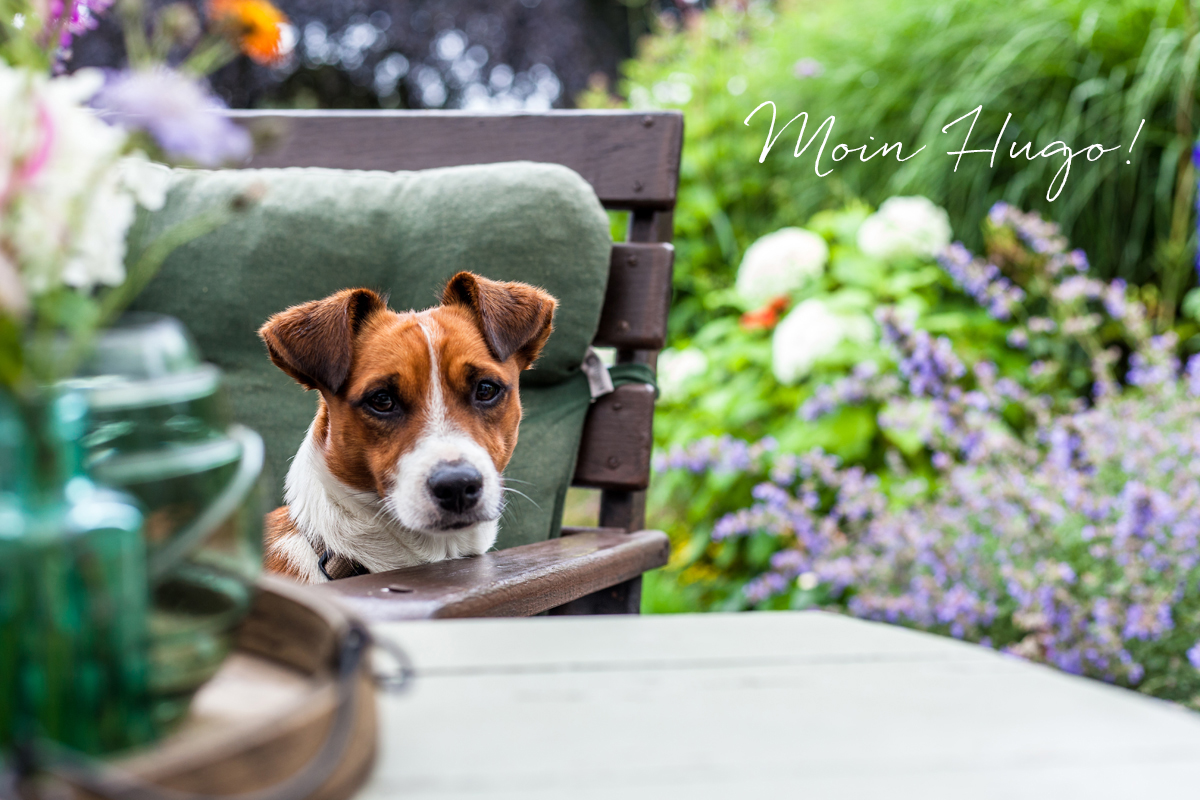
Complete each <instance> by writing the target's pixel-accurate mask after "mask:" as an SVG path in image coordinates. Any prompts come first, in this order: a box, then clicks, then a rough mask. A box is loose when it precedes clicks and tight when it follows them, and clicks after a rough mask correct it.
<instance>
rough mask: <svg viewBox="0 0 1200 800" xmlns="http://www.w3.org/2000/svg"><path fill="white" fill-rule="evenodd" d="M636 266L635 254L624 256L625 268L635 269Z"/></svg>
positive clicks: (636, 258)
mask: <svg viewBox="0 0 1200 800" xmlns="http://www.w3.org/2000/svg"><path fill="white" fill-rule="evenodd" d="M637 265H638V257H637V253H630V254H629V255H627V256H625V266H627V267H636V266H637Z"/></svg>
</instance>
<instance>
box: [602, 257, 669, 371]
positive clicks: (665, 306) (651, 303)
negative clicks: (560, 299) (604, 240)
mask: <svg viewBox="0 0 1200 800" xmlns="http://www.w3.org/2000/svg"><path fill="white" fill-rule="evenodd" d="M674 263H675V250H674V248H673V247H671V245H670V244H666V243H663V244H633V243H621V244H615V245H613V249H612V262H611V265H610V267H609V272H608V289H607V292H606V294H605V297H604V309H603V311H602V312H601V315H600V327H599V328H598V329H597V331H596V337H595V339H594V344H595V345H596V346H598V347H616V348H618V349H621V350H660V349H662V347H663V345H664V344H665V343H666V340H667V312H668V310H669V308H670V305H671V272H672V267H673V265H674Z"/></svg>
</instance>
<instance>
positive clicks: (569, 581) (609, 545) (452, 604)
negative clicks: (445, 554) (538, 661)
mask: <svg viewBox="0 0 1200 800" xmlns="http://www.w3.org/2000/svg"><path fill="white" fill-rule="evenodd" d="M668 551H669V545H668V543H667V537H666V534H664V533H661V532H660V531H636V532H634V533H626V532H624V531H615V530H592V531H587V532H581V533H575V534H574V535H567V536H563V537H562V538H559V539H551V540H549V541H546V542H536V543H534V544H527V545H522V546H520V547H511V548H509V549H507V550H499V551H496V552H491V553H484V554H483V555H481V556H474V557H472V558H460V559H455V560H452V561H439V562H437V563H436V564H425V565H423V566H420V567H409V568H408V569H400V570H394V571H392V572H381V573H378V574H374V575H362V576H359V577H356V578H345V579H343V580H340V581H333V582H330V583H325V584H321V585H320V586H319V587H318V590H319V591H320V592H322V593H326V594H328V595H330V596H334V597H336V598H337V599H338V600H339V601H341V602H342V603H343V604H346V605H348V607H349V608H350V609H352V610H353V611H354V612H355V613H357V614H358V615H359V616H361V617H364V618H365V619H367V620H369V621H371V622H383V621H388V620H405V619H442V618H449V617H509V616H511V617H518V616H532V615H534V614H540V613H542V612H543V611H549V610H550V609H552V608H557V607H559V606H562V605H564V604H565V603H569V602H571V601H572V600H575V599H577V598H580V597H583V596H584V595H588V594H591V593H593V592H596V591H599V590H601V589H605V588H607V587H609V586H614V585H616V584H620V583H623V582H625V581H628V580H630V579H631V578H635V577H637V576H639V575H641V574H642V573H643V572H645V571H646V570H650V569H656V568H658V567H661V566H663V565H664V564H666V563H667V556H668Z"/></svg>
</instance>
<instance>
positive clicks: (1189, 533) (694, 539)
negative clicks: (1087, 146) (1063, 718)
mask: <svg viewBox="0 0 1200 800" xmlns="http://www.w3.org/2000/svg"><path fill="white" fill-rule="evenodd" d="M868 227H869V226H867V225H866V224H863V225H862V226H860V230H863V229H866V228H868ZM985 231H986V233H985V241H986V243H987V251H986V257H978V258H977V257H975V256H974V255H973V254H971V253H970V252H969V251H968V250H967V249H966V248H965V247H964V246H963V245H962V244H961V243H955V244H953V245H950V246H948V247H946V248H944V249H943V250H942V253H941V254H940V259H939V260H940V262H941V266H942V267H943V269H944V270H945V272H946V274H947V276H948V277H949V279H950V280H951V281H953V282H954V283H955V284H957V286H958V287H959V289H960V290H961V291H962V292H964V293H966V294H967V295H969V296H971V297H972V298H973V299H974V300H975V301H976V302H978V303H980V310H981V311H984V309H986V311H984V313H985V314H986V315H987V316H988V317H989V318H990V319H992V320H993V322H996V323H997V324H999V325H1000V326H1001V327H1002V328H1003V329H1005V330H1007V333H1005V334H1004V336H1003V338H1004V340H1005V347H1006V348H1007V350H1008V351H1009V353H1010V354H1012V355H1014V356H1016V357H1017V358H1018V360H1019V359H1020V358H1024V359H1029V360H1027V361H1026V362H1025V363H1026V368H1025V369H1023V370H1021V369H1016V370H1014V369H1008V370H1007V374H1006V370H1005V368H1004V367H1002V366H1000V365H998V364H996V363H995V362H993V361H991V360H988V359H987V358H978V359H974V360H970V361H966V360H964V359H962V358H960V357H959V354H958V353H957V352H956V348H955V346H954V345H953V344H952V343H951V340H950V339H949V338H947V337H946V336H938V335H934V334H931V333H930V332H929V331H928V330H924V329H921V328H919V327H915V326H914V325H913V322H912V320H914V319H916V320H918V321H920V320H921V319H922V317H920V316H917V315H914V314H913V313H912V309H908V310H905V309H904V308H903V307H902V306H901V305H899V304H892V305H886V306H884V307H882V308H880V309H879V310H878V311H877V313H876V321H877V323H878V325H879V329H880V332H881V339H882V343H881V345H880V350H881V352H886V353H887V356H886V357H885V358H882V359H880V358H871V359H861V360H860V361H858V362H857V364H856V365H855V366H854V367H852V368H851V369H850V370H849V371H848V374H843V376H842V377H840V378H837V379H835V380H833V381H832V382H828V383H823V384H818V385H817V386H816V388H814V389H812V390H811V391H810V392H809V393H808V396H807V399H806V400H804V401H803V402H801V403H800V405H799V409H798V414H799V417H800V418H801V419H803V420H808V421H810V423H811V424H812V425H814V426H817V427H819V426H820V425H821V424H823V421H824V420H827V419H830V418H834V419H836V418H838V417H839V416H840V415H842V414H845V413H848V412H851V411H857V412H858V413H861V414H865V415H866V417H867V418H869V419H871V420H873V421H874V427H875V430H876V431H879V432H880V436H879V439H878V440H877V441H875V442H874V443H873V444H872V446H871V447H872V455H870V456H868V457H866V458H864V457H862V456H861V455H860V456H859V457H857V461H858V462H859V463H854V461H855V459H854V458H839V457H838V456H836V455H833V454H831V453H828V452H826V451H824V450H822V449H820V448H815V449H814V448H809V447H800V448H794V447H787V446H783V445H781V443H780V442H779V440H777V439H776V438H773V437H765V438H762V439H760V440H758V441H756V442H753V443H751V442H749V441H745V440H741V439H737V438H735V437H732V436H729V435H725V436H723V437H707V438H702V439H699V440H697V441H695V442H693V443H691V444H689V445H687V446H683V447H676V448H674V449H672V450H671V451H670V452H669V453H667V454H666V455H665V456H663V457H660V459H659V467H660V469H663V470H665V477H666V478H667V481H666V482H665V483H667V484H668V485H670V486H672V487H673V488H674V490H675V491H676V492H677V493H678V494H677V495H676V497H675V500H676V501H677V500H678V499H679V498H680V497H681V496H682V495H683V494H686V491H687V489H688V488H690V489H691V490H692V491H695V490H696V488H697V487H696V486H694V485H693V486H690V487H689V483H691V482H696V483H698V484H699V486H700V487H704V488H707V487H713V489H714V491H713V492H712V494H711V495H709V496H708V497H707V501H708V504H707V506H705V507H704V508H703V509H697V508H692V512H691V513H694V514H697V515H707V516H708V518H709V519H712V518H714V517H716V516H719V519H717V520H716V522H715V524H713V525H712V526H711V528H709V529H705V528H704V526H703V525H701V526H700V527H699V528H698V529H697V530H698V531H701V533H700V534H699V535H697V534H696V532H693V533H692V534H690V535H687V536H685V537H684V542H682V544H684V556H683V560H684V561H687V560H688V559H690V562H688V563H687V564H686V565H685V566H684V569H683V570H682V571H676V572H675V573H671V572H668V573H666V574H665V575H659V576H656V579H655V580H654V581H653V582H652V583H651V584H650V589H651V592H652V596H655V597H657V598H659V599H658V600H657V601H656V602H659V603H661V605H662V606H663V610H676V609H677V608H679V607H682V606H684V605H685V604H686V603H687V602H702V603H703V602H707V603H709V604H720V603H723V604H724V605H725V606H726V607H731V608H745V607H751V608H809V607H825V608H831V609H837V610H841V611H844V612H846V613H849V614H852V615H855V616H859V617H863V618H867V619H875V620H882V621H887V622H892V623H897V624H902V625H907V626H910V627H914V628H918V629H922V630H927V631H932V632H936V633H942V634H947V635H950V636H955V637H958V638H962V639H967V640H970V641H975V642H979V643H981V644H984V645H987V646H990V647H995V648H998V649H1002V650H1004V651H1005V652H1008V653H1011V654H1014V655H1018V656H1021V657H1024V658H1028V659H1032V660H1036V661H1041V662H1045V663H1048V664H1052V665H1054V666H1057V667H1059V668H1060V669H1063V670H1065V671H1068V672H1072V673H1075V674H1082V675H1088V676H1091V677H1095V678H1099V679H1102V680H1106V681H1109V682H1114V683H1118V684H1121V685H1125V686H1129V687H1132V688H1136V689H1137V690H1139V691H1142V692H1145V693H1147V694H1152V695H1155V696H1157V697H1162V698H1165V699H1169V700H1173V701H1177V702H1181V703H1185V704H1188V705H1190V706H1192V707H1195V708H1198V709H1200V616H1198V612H1200V356H1193V357H1192V358H1191V359H1190V360H1189V362H1188V366H1187V369H1186V370H1183V371H1182V372H1181V370H1180V362H1179V359H1178V357H1177V355H1176V354H1177V351H1178V337H1177V336H1176V334H1175V333H1174V332H1168V333H1166V334H1161V335H1157V336H1155V335H1152V325H1151V320H1150V319H1149V317H1148V314H1147V311H1146V308H1145V306H1144V305H1143V304H1142V303H1140V302H1139V301H1138V300H1136V299H1135V298H1134V297H1132V295H1131V293H1130V292H1129V290H1128V288H1127V287H1126V285H1125V283H1124V282H1123V281H1121V280H1119V279H1117V280H1113V281H1110V282H1104V281H1101V280H1099V279H1097V278H1094V277H1092V276H1091V275H1090V274H1089V271H1088V265H1087V260H1086V258H1085V257H1084V256H1083V254H1082V253H1081V252H1080V251H1077V250H1069V249H1068V244H1067V242H1066V239H1065V237H1063V236H1062V234H1061V232H1060V230H1059V229H1058V227H1057V226H1055V225H1053V224H1050V223H1046V222H1045V221H1043V220H1041V219H1040V218H1039V217H1038V216H1037V215H1034V214H1026V213H1022V212H1020V211H1018V210H1017V209H1014V208H1012V207H1011V206H1008V205H1007V204H1003V203H1001V204H997V206H995V207H994V208H993V209H992V210H991V212H990V213H989V215H988V220H987V223H986V225H985ZM862 249H870V248H860V252H861V250H862ZM836 250H837V248H836V247H835V248H834V251H835V252H836ZM930 316H932V315H926V316H925V317H924V318H925V319H928V318H930ZM954 330H955V331H957V332H961V331H962V330H964V328H963V327H955V328H954ZM720 486H723V487H724V488H725V489H726V490H727V491H726V492H725V493H724V494H722V493H721V492H720V489H717V488H716V487H720ZM730 490H732V491H730ZM699 494H703V491H701V492H700V493H699ZM739 500H740V502H738V501H739ZM668 505H670V504H668ZM679 563H680V562H677V564H679ZM681 565H682V564H681ZM689 571H690V572H691V574H690V575H689V574H688V572H689ZM672 580H674V581H675V582H674V583H671V581H672Z"/></svg>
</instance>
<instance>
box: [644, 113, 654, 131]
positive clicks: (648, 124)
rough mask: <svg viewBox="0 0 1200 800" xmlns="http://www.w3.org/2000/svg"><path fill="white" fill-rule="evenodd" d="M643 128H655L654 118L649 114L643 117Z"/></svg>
mask: <svg viewBox="0 0 1200 800" xmlns="http://www.w3.org/2000/svg"><path fill="white" fill-rule="evenodd" d="M642 127H643V128H653V127H654V117H652V116H650V115H649V114H647V115H646V116H644V117H642Z"/></svg>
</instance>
